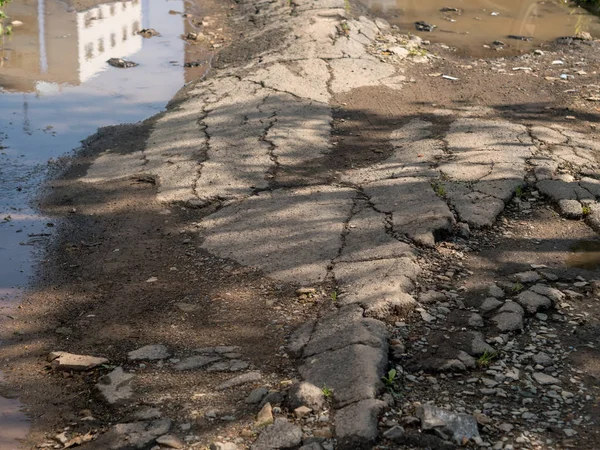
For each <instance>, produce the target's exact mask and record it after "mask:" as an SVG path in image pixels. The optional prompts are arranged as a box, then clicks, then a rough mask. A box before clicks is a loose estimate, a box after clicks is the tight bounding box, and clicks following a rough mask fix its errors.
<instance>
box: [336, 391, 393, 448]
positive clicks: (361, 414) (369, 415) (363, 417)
mask: <svg viewBox="0 0 600 450" xmlns="http://www.w3.org/2000/svg"><path fill="white" fill-rule="evenodd" d="M386 406H387V404H386V403H385V402H383V401H381V400H375V399H369V400H362V401H360V402H358V403H354V404H352V405H349V406H346V407H345V408H342V409H339V410H338V411H337V412H336V415H335V436H336V439H337V442H338V448H339V449H340V450H354V449H356V450H358V449H367V448H371V447H372V445H373V443H374V442H375V439H377V434H378V433H377V422H378V417H379V415H380V414H381V413H382V412H383V409H384V408H385V407H386Z"/></svg>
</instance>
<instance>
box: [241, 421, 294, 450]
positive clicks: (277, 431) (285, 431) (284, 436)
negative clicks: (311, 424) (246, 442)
mask: <svg viewBox="0 0 600 450" xmlns="http://www.w3.org/2000/svg"><path fill="white" fill-rule="evenodd" d="M300 442H302V429H301V428H300V427H299V426H297V425H294V424H291V423H290V422H288V421H287V420H286V419H283V418H278V419H275V423H274V424H273V425H270V426H268V427H267V428H265V430H264V431H263V432H262V433H261V434H260V436H259V437H258V439H257V440H256V442H254V444H253V445H252V450H277V449H286V448H294V447H296V446H298V445H300Z"/></svg>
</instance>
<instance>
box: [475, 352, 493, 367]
mask: <svg viewBox="0 0 600 450" xmlns="http://www.w3.org/2000/svg"><path fill="white" fill-rule="evenodd" d="M497 357H498V353H496V352H487V351H486V352H485V353H484V354H483V355H481V356H480V357H479V358H478V359H477V365H478V366H479V367H489V365H490V364H491V363H492V361H493V360H494V359H496V358H497Z"/></svg>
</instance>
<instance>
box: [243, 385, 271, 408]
mask: <svg viewBox="0 0 600 450" xmlns="http://www.w3.org/2000/svg"><path fill="white" fill-rule="evenodd" d="M268 393H269V390H268V389H267V388H266V387H259V388H256V389H254V390H253V391H252V392H250V394H249V395H248V397H246V400H244V403H246V404H248V405H255V404H257V403H260V402H261V401H262V399H263V398H265V395H267V394H268Z"/></svg>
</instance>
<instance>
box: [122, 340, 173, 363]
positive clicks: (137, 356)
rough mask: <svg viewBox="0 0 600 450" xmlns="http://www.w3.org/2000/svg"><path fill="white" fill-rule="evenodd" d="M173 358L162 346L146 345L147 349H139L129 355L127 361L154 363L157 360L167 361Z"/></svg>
mask: <svg viewBox="0 0 600 450" xmlns="http://www.w3.org/2000/svg"><path fill="white" fill-rule="evenodd" d="M169 356H171V353H170V352H169V350H168V349H167V347H165V346H164V345H161V344H156V345H146V346H145V347H142V348H138V349H137V350H133V351H131V352H129V353H128V354H127V359H129V360H130V361H139V360H142V361H153V360H157V359H165V358H168V357H169Z"/></svg>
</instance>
